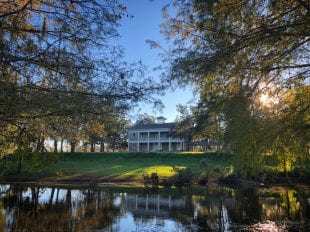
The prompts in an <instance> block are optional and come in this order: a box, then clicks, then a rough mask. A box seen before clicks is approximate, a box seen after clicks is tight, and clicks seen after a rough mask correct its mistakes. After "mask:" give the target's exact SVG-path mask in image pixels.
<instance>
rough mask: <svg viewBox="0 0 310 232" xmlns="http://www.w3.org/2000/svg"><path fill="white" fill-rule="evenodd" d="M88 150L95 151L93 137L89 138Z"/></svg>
mask: <svg viewBox="0 0 310 232" xmlns="http://www.w3.org/2000/svg"><path fill="white" fill-rule="evenodd" d="M90 152H95V142H94V139H90Z"/></svg>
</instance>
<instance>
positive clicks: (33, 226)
mask: <svg viewBox="0 0 310 232" xmlns="http://www.w3.org/2000/svg"><path fill="white" fill-rule="evenodd" d="M30 191H31V194H30V196H29V197H24V198H23V197H22V193H23V191H19V192H17V191H14V192H13V191H12V192H10V194H8V195H7V196H5V197H4V198H3V199H2V200H3V202H4V208H6V209H10V210H11V212H12V219H13V220H12V223H11V224H10V225H9V227H10V229H11V230H12V231H40V232H41V231H86V230H90V229H104V228H107V227H111V225H112V221H113V219H114V218H115V217H116V216H118V215H119V214H120V212H119V210H117V209H114V208H113V195H111V194H110V195H107V194H102V192H95V191H89V192H88V193H87V194H83V196H82V197H80V198H79V199H77V200H75V201H74V202H73V201H72V192H71V190H70V189H69V190H68V191H67V193H66V195H65V197H64V198H63V199H62V200H59V198H58V197H57V196H58V194H59V189H57V190H56V197H54V195H55V188H52V189H51V191H50V196H49V198H48V200H47V201H46V202H43V203H42V202H40V201H39V200H38V199H39V193H40V191H43V190H40V188H35V187H33V188H31V189H30ZM53 199H55V200H54V202H53ZM0 216H1V215H0ZM0 223H1V217H0ZM3 228H4V227H3Z"/></svg>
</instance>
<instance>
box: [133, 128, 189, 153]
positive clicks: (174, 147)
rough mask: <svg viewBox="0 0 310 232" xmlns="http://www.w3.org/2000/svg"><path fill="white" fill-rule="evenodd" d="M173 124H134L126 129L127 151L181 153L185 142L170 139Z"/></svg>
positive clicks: (178, 139) (179, 139) (174, 138)
mask: <svg viewBox="0 0 310 232" xmlns="http://www.w3.org/2000/svg"><path fill="white" fill-rule="evenodd" d="M174 128H175V123H149V124H136V125H134V126H133V127H131V128H129V129H128V151H131V152H133V151H135V152H139V151H141V152H160V151H167V152H169V151H171V152H174V151H183V150H185V148H186V147H187V146H186V142H185V140H184V139H182V138H176V137H172V132H173V130H174Z"/></svg>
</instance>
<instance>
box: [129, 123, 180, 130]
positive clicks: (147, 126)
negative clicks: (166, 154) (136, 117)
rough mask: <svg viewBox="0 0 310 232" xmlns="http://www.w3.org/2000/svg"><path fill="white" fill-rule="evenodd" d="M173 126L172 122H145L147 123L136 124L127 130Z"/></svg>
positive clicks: (170, 127)
mask: <svg viewBox="0 0 310 232" xmlns="http://www.w3.org/2000/svg"><path fill="white" fill-rule="evenodd" d="M174 127H175V123H174V122H170V123H147V124H136V125H134V126H132V127H130V128H129V129H128V130H145V129H166V128H168V129H172V128H174Z"/></svg>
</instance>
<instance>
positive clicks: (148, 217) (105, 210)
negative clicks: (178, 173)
mask: <svg viewBox="0 0 310 232" xmlns="http://www.w3.org/2000/svg"><path fill="white" fill-rule="evenodd" d="M0 228H4V229H3V231H40V232H41V231H98V230H100V231H236V230H237V231H238V230H239V231H240V230H243V231H257V230H260V231H310V191H309V190H308V189H307V188H298V189H289V188H273V189H246V190H236V189H229V188H221V187H218V188H212V189H207V190H206V189H202V188H193V189H183V190H179V189H172V190H158V191H149V190H148V191H146V190H143V189H128V188H124V189H117V190H116V189H110V188H109V189H74V188H63V187H61V188H59V187H55V188H48V187H44V186H24V185H0ZM0 231H1V230H0Z"/></svg>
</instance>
